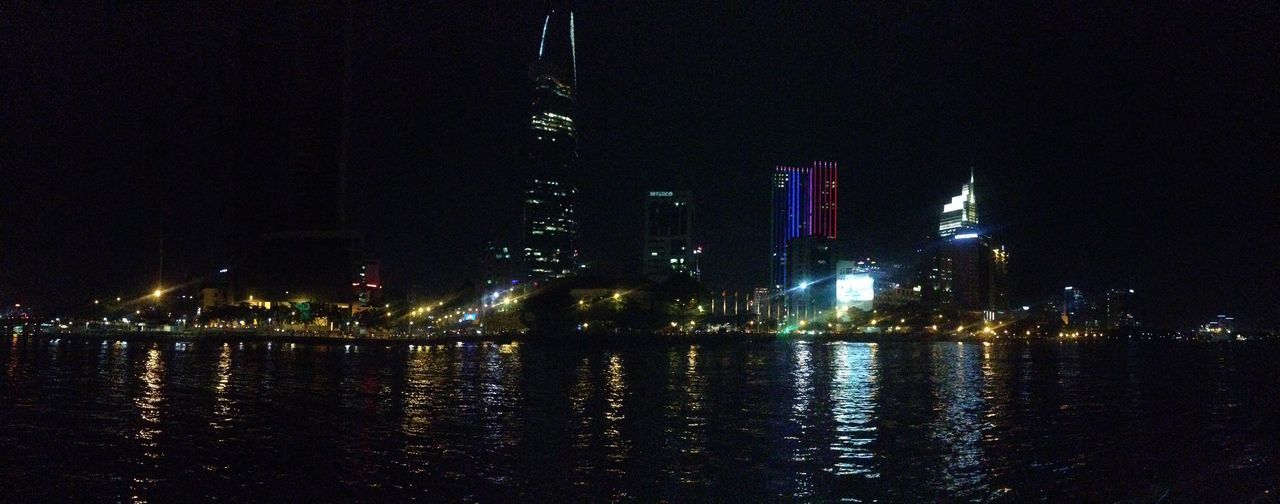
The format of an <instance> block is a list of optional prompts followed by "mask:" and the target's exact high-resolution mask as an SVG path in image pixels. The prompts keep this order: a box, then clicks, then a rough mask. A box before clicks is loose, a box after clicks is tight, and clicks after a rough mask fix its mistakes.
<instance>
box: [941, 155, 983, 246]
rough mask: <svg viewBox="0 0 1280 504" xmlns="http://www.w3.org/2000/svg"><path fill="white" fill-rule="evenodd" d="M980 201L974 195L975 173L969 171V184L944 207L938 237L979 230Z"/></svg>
mask: <svg viewBox="0 0 1280 504" xmlns="http://www.w3.org/2000/svg"><path fill="white" fill-rule="evenodd" d="M977 226H978V201H977V197H976V195H975V193H974V184H973V171H972V170H971V171H969V183H968V184H965V185H964V186H962V187H961V188H960V194H959V195H957V196H954V197H952V198H951V202H950V203H947V204H946V205H943V206H942V220H941V221H940V222H939V223H938V236H953V235H956V234H962V233H972V232H976V231H977V230H978V228H977Z"/></svg>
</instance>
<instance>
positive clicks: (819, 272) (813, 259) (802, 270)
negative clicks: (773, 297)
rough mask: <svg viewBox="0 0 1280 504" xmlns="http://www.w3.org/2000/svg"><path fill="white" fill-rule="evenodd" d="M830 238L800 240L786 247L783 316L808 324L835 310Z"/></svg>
mask: <svg viewBox="0 0 1280 504" xmlns="http://www.w3.org/2000/svg"><path fill="white" fill-rule="evenodd" d="M838 254H839V251H838V250H837V247H836V241H835V239H834V238H830V237H826V236H801V237H799V238H796V239H793V240H791V243H790V244H788V246H787V279H788V281H789V282H790V283H789V284H788V285H787V296H786V298H787V316H788V317H791V318H792V319H793V320H811V319H813V318H814V317H818V316H822V315H823V314H826V313H827V312H829V311H830V310H832V309H834V308H835V307H836V261H837V257H838Z"/></svg>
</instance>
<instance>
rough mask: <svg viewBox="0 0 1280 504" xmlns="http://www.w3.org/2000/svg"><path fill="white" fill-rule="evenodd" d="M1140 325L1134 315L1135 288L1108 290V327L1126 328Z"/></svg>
mask: <svg viewBox="0 0 1280 504" xmlns="http://www.w3.org/2000/svg"><path fill="white" fill-rule="evenodd" d="M1137 325H1138V321H1137V317H1135V316H1134V315H1133V289H1111V290H1110V291H1107V329H1125V328H1131V327H1134V326H1137Z"/></svg>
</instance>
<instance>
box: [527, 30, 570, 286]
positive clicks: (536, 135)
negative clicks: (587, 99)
mask: <svg viewBox="0 0 1280 504" xmlns="http://www.w3.org/2000/svg"><path fill="white" fill-rule="evenodd" d="M575 53H576V48H575V47H574V34H573V12H571V11H553V12H551V13H550V14H548V15H547V17H546V18H545V19H544V20H543V24H542V38H541V40H539V42H538V57H537V59H536V60H535V61H534V62H533V64H532V65H531V66H530V69H529V78H530V79H531V80H532V81H533V103H532V106H531V107H530V114H529V130H528V132H529V137H528V157H527V162H528V167H527V168H528V173H529V178H528V179H527V181H526V184H525V190H524V226H523V227H524V232H523V235H524V237H523V240H524V244H523V249H522V250H521V260H522V262H523V264H524V274H525V277H526V279H527V280H529V281H532V282H535V283H539V282H545V281H548V280H551V279H555V278H563V277H566V276H570V275H573V274H574V272H575V270H576V267H577V260H578V233H579V226H578V219H577V215H576V213H575V209H576V203H577V202H576V200H577V192H578V190H577V188H576V187H575V185H574V183H573V180H574V178H575V177H574V176H575V169H576V166H577V161H578V132H577V127H576V126H575V124H574V116H575V113H574V109H575V106H576V102H575V100H576V98H575V93H576V86H577V63H576V61H575V57H576V55H575Z"/></svg>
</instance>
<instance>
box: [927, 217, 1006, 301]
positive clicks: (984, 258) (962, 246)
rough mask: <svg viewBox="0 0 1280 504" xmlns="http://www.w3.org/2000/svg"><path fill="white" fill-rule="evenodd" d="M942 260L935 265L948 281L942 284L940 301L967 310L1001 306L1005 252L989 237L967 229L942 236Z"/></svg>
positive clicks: (1003, 295)
mask: <svg viewBox="0 0 1280 504" xmlns="http://www.w3.org/2000/svg"><path fill="white" fill-rule="evenodd" d="M942 240H943V242H942V245H941V248H940V251H941V253H942V254H941V255H942V257H943V260H942V261H940V262H939V269H941V270H944V271H943V273H942V275H941V277H942V278H944V279H946V280H947V281H948V283H947V284H944V285H943V289H942V291H943V296H944V300H945V302H944V304H948V303H947V302H949V304H951V305H952V306H954V307H956V308H960V309H962V310H969V311H992V310H1000V309H1003V308H1004V306H1003V300H1004V298H1005V297H1006V296H1005V294H1004V283H1005V272H1006V271H1007V268H1008V254H1007V252H1005V250H1004V248H1003V247H999V246H996V245H994V244H993V243H992V241H991V238H990V237H988V236H985V235H980V234H977V233H967V234H959V235H954V236H951V237H947V238H942Z"/></svg>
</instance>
